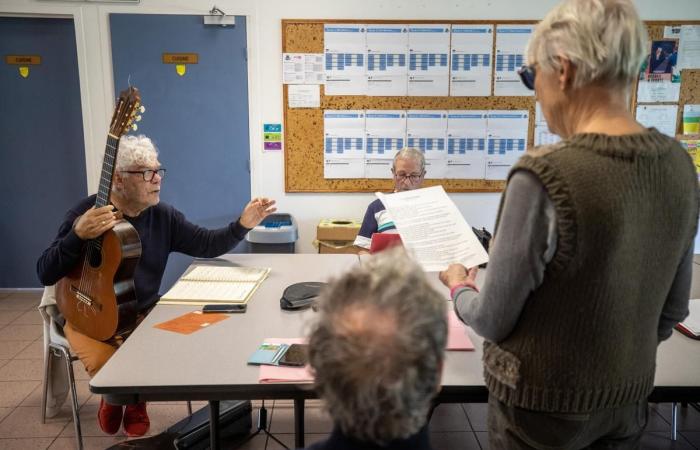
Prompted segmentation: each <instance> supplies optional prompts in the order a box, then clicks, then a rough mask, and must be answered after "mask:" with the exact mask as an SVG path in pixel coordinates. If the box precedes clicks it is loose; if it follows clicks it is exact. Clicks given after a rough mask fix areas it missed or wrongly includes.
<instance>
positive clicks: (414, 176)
mask: <svg viewBox="0 0 700 450" xmlns="http://www.w3.org/2000/svg"><path fill="white" fill-rule="evenodd" d="M422 176H423V174H422V173H395V174H394V178H396V179H397V180H398V181H406V180H408V181H410V182H411V183H415V182H416V181H418V180H420V179H421V177H422Z"/></svg>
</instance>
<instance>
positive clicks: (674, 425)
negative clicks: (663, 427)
mask: <svg viewBox="0 0 700 450" xmlns="http://www.w3.org/2000/svg"><path fill="white" fill-rule="evenodd" d="M677 430H678V403H676V402H673V403H671V440H672V441H677V440H678V433H677Z"/></svg>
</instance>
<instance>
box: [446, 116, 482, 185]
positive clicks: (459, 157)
mask: <svg viewBox="0 0 700 450" xmlns="http://www.w3.org/2000/svg"><path fill="white" fill-rule="evenodd" d="M487 114H488V111H478V110H475V111H449V112H448V114H447V178H458V179H475V180H481V179H483V178H484V176H485V175H486V172H485V170H486V139H487V133H488V129H487Z"/></svg>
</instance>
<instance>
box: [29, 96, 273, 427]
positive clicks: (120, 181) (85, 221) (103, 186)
mask: <svg viewBox="0 0 700 450" xmlns="http://www.w3.org/2000/svg"><path fill="white" fill-rule="evenodd" d="M139 100H140V99H139ZM137 105H138V103H137ZM117 113H118V112H115V115H118V114H117ZM130 114H131V116H132V117H133V112H132V113H130ZM127 115H128V114H127ZM116 120H117V122H119V119H118V118H117V119H116ZM124 123H126V122H124ZM114 128H119V127H117V126H116V125H115V119H113V123H112V126H111V127H110V137H109V138H108V144H107V150H106V154H105V165H104V166H103V174H102V179H101V182H100V190H99V192H98V194H97V195H93V196H90V197H88V198H86V199H84V200H82V201H81V202H79V203H78V204H77V205H76V206H74V207H73V208H71V209H70V210H68V212H67V213H66V216H65V217H64V219H63V223H62V224H61V226H60V228H59V230H58V234H57V236H56V238H55V240H54V241H53V243H52V244H51V245H50V246H49V248H48V249H46V251H44V253H43V254H42V255H41V257H40V258H39V261H38V262H37V272H38V275H39V279H40V280H41V282H42V283H43V284H44V285H46V286H48V285H52V284H56V283H57V285H56V293H57V303H58V307H59V309H60V311H61V314H62V315H63V316H64V317H65V319H66V323H65V326H64V332H65V335H66V338H67V339H68V341H69V343H70V345H71V348H72V350H73V351H74V352H75V353H76V354H77V355H78V357H79V358H80V360H81V361H82V362H83V365H84V366H85V369H86V370H87V372H88V373H89V375H90V376H93V375H95V374H96V373H97V371H98V370H100V368H101V367H102V366H103V365H104V364H105V363H106V362H107V360H108V359H109V358H110V357H111V356H112V355H113V354H114V352H115V351H116V349H117V348H118V347H119V345H121V343H122V342H123V341H124V339H125V338H126V337H127V336H128V335H129V334H130V333H131V332H132V331H133V329H134V328H135V327H136V325H137V324H138V322H140V320H141V319H143V317H144V316H145V315H146V314H147V313H148V311H149V310H150V309H151V308H152V307H153V306H154V305H155V303H156V302H157V301H158V299H159V295H158V289H159V287H160V283H161V279H162V277H163V272H164V270H165V265H166V263H167V260H168V255H169V254H170V253H171V252H180V253H184V254H187V255H190V256H195V257H205V258H211V257H216V256H219V255H221V254H223V253H226V252H227V251H229V250H230V249H231V248H233V247H234V246H235V245H236V244H238V243H239V242H240V241H241V240H242V239H243V238H244V236H245V234H246V233H247V232H248V230H249V229H250V228H253V227H254V226H256V225H257V224H259V223H260V222H261V221H262V220H263V219H264V218H265V217H267V216H268V215H269V214H271V213H273V212H274V211H275V210H276V208H274V204H275V201H274V200H269V199H267V198H256V199H253V200H252V201H251V202H249V203H248V204H247V205H246V206H245V208H244V209H243V212H242V213H241V216H240V218H239V219H238V220H237V221H235V222H232V223H230V224H229V225H227V226H225V227H223V228H220V229H216V230H209V229H206V228H202V227H199V226H197V225H195V224H192V223H190V222H189V221H187V219H186V218H185V216H184V215H183V214H182V213H181V212H180V211H178V210H177V209H175V208H173V207H172V206H170V205H168V204H164V203H161V202H160V189H161V183H162V180H163V176H164V175H165V169H163V168H162V167H161V165H160V163H159V161H158V154H157V150H156V148H155V146H154V145H153V143H152V142H151V140H150V139H149V138H147V137H146V136H143V135H141V136H124V137H121V140H120V139H119V136H121V133H119V132H115V130H114ZM116 131H120V130H116ZM110 139H111V141H110ZM110 142H111V143H110ZM110 149H111V150H110ZM117 149H118V152H117ZM110 157H111V163H110ZM114 162H116V164H114V168H113V170H112V167H111V165H112V164H113V163H114ZM105 178H108V179H106V180H105ZM125 227H126V228H128V229H129V230H128V231H127V232H126V233H123V231H124V230H123V228H125ZM120 233H122V234H121V235H120ZM130 233H131V234H130ZM110 235H114V236H116V238H115V237H110ZM115 242H116V244H114V243H115ZM115 245H116V246H117V247H119V246H121V249H120V250H119V251H117V252H116V253H119V254H118V255H117V259H120V258H119V257H120V256H121V260H122V261H121V262H119V263H118V264H120V265H119V267H118V268H113V271H112V274H111V275H109V274H106V275H105V274H103V275H102V276H99V275H97V272H99V271H100V270H103V269H104V268H105V267H107V266H110V265H114V264H112V262H111V261H110V260H111V259H114V258H113V257H112V256H111V255H110V252H111V249H112V248H113V247H114V246H115ZM120 252H121V253H120ZM129 269H131V270H129ZM129 272H131V273H132V274H133V275H132V276H131V277H129V276H128V275H127V274H128V273H129ZM90 277H92V279H90ZM131 278H133V281H132V279H131ZM104 279H108V283H106V286H103V287H100V283H102V282H103V281H104ZM107 299H111V301H108V300H107ZM101 322H109V323H108V325H107V326H105V327H102V328H100V327H99V325H100V324H101ZM105 330H106V331H105ZM97 417H98V422H99V425H100V428H101V429H102V431H104V432H105V433H108V434H114V433H116V432H117V431H119V429H120V427H121V424H122V421H123V424H124V431H125V432H126V434H127V435H129V436H142V435H144V434H145V433H146V432H147V431H148V428H149V425H150V421H149V419H148V414H147V412H146V404H145V403H139V404H134V405H127V406H126V407H122V406H120V405H110V404H108V403H105V401H104V399H103V400H102V402H101V403H100V408H99V410H98V415H97Z"/></svg>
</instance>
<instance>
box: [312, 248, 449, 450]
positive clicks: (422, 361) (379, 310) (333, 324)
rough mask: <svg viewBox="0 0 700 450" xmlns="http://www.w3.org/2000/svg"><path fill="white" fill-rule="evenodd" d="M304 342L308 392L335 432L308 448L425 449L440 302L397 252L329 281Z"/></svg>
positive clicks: (443, 327) (435, 379)
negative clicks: (310, 379) (311, 378)
mask: <svg viewBox="0 0 700 450" xmlns="http://www.w3.org/2000/svg"><path fill="white" fill-rule="evenodd" d="M318 305H319V317H318V319H317V320H316V322H315V324H314V326H313V329H312V331H311V335H310V338H309V362H310V365H311V367H312V369H313V371H314V373H315V387H316V392H317V393H318V394H319V396H320V397H321V398H322V399H323V400H325V403H326V407H327V408H328V410H329V412H330V415H331V417H332V418H333V421H334V424H335V428H334V430H333V433H332V434H331V436H330V437H329V439H328V440H326V441H323V442H320V443H317V444H315V445H312V446H311V447H310V449H313V450H321V449H333V450H341V449H409V448H410V449H415V450H421V449H429V448H430V442H429V436H428V431H427V426H426V422H427V416H428V412H429V410H430V407H431V400H432V399H433V397H434V396H435V395H436V394H437V392H438V390H439V388H440V377H441V373H442V364H443V360H444V352H445V346H446V339H447V323H446V314H445V313H446V310H445V308H446V302H445V300H444V299H443V297H442V295H440V294H439V293H438V292H437V291H435V289H434V288H432V287H431V286H430V283H429V282H428V280H427V279H426V276H425V274H424V273H423V271H422V270H421V269H420V267H418V266H417V265H416V264H415V263H414V262H412V261H411V260H410V259H408V257H407V256H406V255H405V253H404V252H403V250H402V249H394V250H388V251H386V252H383V253H381V254H379V255H377V256H374V257H373V258H371V259H370V261H369V262H367V263H363V264H362V265H359V266H356V267H355V268H353V269H351V270H350V271H349V272H347V273H346V274H345V275H343V276H341V277H340V278H338V279H336V280H335V281H333V282H331V284H330V285H329V286H328V287H327V289H326V290H325V291H324V292H323V293H322V295H321V298H320V299H319V302H318Z"/></svg>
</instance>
